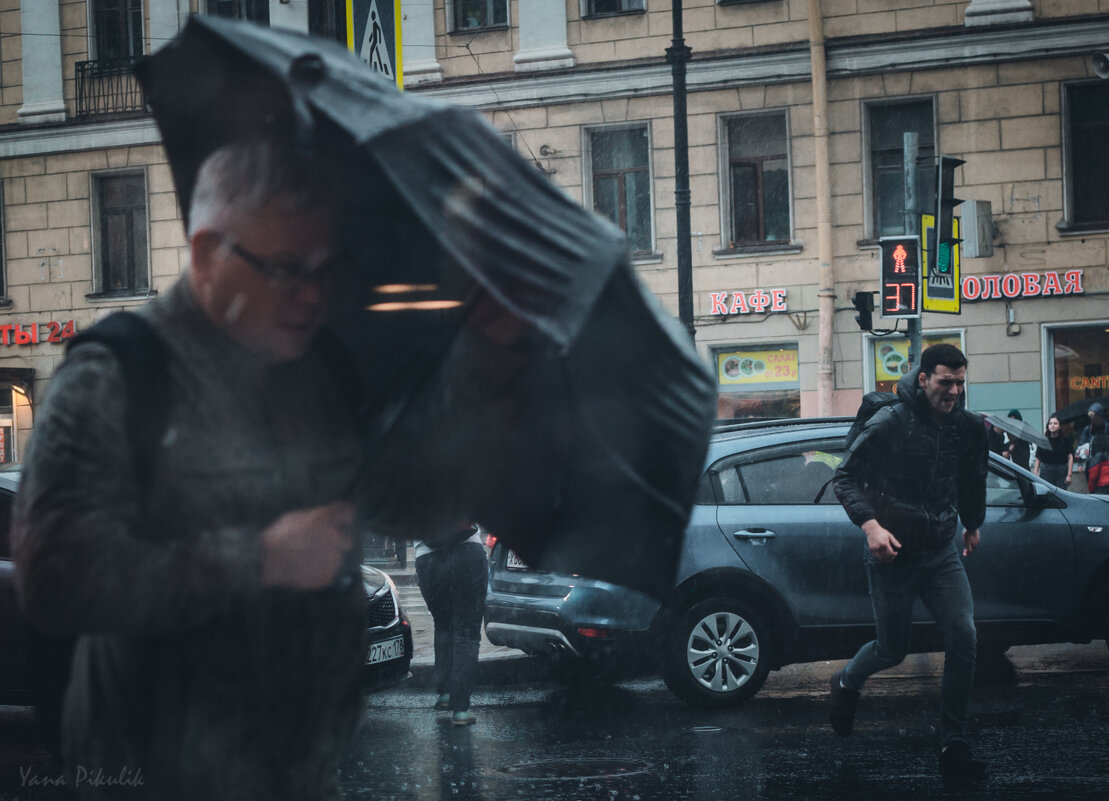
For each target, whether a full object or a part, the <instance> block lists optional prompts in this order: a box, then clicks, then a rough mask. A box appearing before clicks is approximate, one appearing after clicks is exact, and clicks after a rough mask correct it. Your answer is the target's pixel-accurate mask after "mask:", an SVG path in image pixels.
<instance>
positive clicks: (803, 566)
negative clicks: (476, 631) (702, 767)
mask: <svg viewBox="0 0 1109 801" xmlns="http://www.w3.org/2000/svg"><path fill="white" fill-rule="evenodd" d="M850 423H851V420H850V419H832V420H794V421H777V422H772V423H759V424H748V425H738V426H733V427H732V430H727V431H722V432H720V433H717V434H715V435H714V436H713V439H712V443H711V444H710V446H709V454H708V460H707V466H706V469H705V473H704V475H703V477H702V480H701V485H700V489H699V492H698V496H697V500H696V503H695V505H694V507H693V512H692V515H691V518H690V522H689V526H688V528H687V530H686V536H685V545H684V548H683V550H682V556H681V560H680V563H679V565H678V573H677V581H676V584H675V586H674V589H673V592H672V593H671V594H670V596H669V597H668V598H667V599H666V600H665V602H663V603H659V602H657V601H655V600H653V599H650V598H647V597H646V596H644V595H641V594H639V593H636V592H633V591H630V590H627V589H625V588H623V587H618V586H615V585H612V584H605V583H604V582H598V581H591V580H588V579H583V578H581V577H578V576H566V575H556V574H550V573H539V572H535V571H531V570H529V569H527V567H526V566H524V565H522V564H521V563H520V562H519V560H518V559H516V558H515V557H514V555H512V554H511V553H510V552H508V551H507V550H506V549H504V548H503V547H502V546H498V547H497V548H496V549H495V550H494V552H493V554H492V557H491V558H492V560H493V564H492V581H491V587H490V594H489V598H488V603H487V606H486V634H487V636H488V638H489V640H490V642H492V643H494V644H497V645H507V646H511V647H514V648H520V649H522V650H524V651H526V652H528V653H532V654H537V655H541V656H544V657H546V658H549V659H551V660H554V661H561V662H564V663H565V664H566V665H569V666H572V667H576V668H578V669H579V671H580V672H584V673H586V674H595V675H596V674H599V675H602V676H609V677H611V676H615V675H618V674H621V673H624V672H638V673H643V672H647V671H652V672H653V671H657V672H660V673H661V674H662V676H663V678H664V679H665V680H666V683H667V685H668V686H669V687H670V689H671V690H672V691H673V692H674V693H676V694H677V695H678V696H679V697H681V698H683V699H684V700H685V701H687V702H689V703H691V704H696V705H700V706H729V705H733V704H737V703H739V702H741V701H743V700H745V699H747V698H750V697H751V696H752V695H754V694H755V693H756V692H757V691H758V690H759V688H760V687H761V686H762V684H763V682H764V681H765V680H766V677H767V674H768V672H769V671H770V670H772V669H776V668H779V667H782V666H783V665H787V664H791V663H795V662H806V661H814V660H819V659H837V658H847V657H850V656H851V655H852V654H853V653H854V651H855V650H856V649H857V648H858V646H859V645H861V644H862V643H864V642H866V641H868V640H870V639H871V638H873V636H874V626H873V614H872V610H871V604H870V598H869V595H868V593H867V582H866V573H865V571H864V568H863V557H864V555H865V538H864V537H863V535H862V533H861V532H860V531H859V529H858V528H857V527H856V526H854V525H852V523H851V521H850V520H849V519H848V518H847V515H846V513H845V512H844V511H843V509H842V508H841V507H840V505H839V504H838V503H837V501H836V499H835V496H834V494H833V492H832V489H831V486H830V485H829V483H828V482H829V480H830V479H831V478H832V475H833V473H834V471H835V467H836V466H837V465H838V464H839V462H840V460H841V458H842V456H843V450H844V445H843V443H844V438H845V436H846V434H847V430H848V428H849V427H850ZM986 502H987V506H988V509H987V513H986V522H985V523H984V525H983V526H982V543H981V546H980V547H979V549H978V551H977V552H976V553H975V554H974V555H973V557H971V558H969V559H967V560H966V567H967V573H968V575H969V577H970V583H971V587H972V588H973V591H974V602H975V619H976V621H977V625H978V634H979V652H980V653H981V654H983V656H988V655H989V654H990V653H991V652H993V653H1000V652H1003V651H1004V650H1005V649H1006V648H1008V647H1009V646H1011V645H1024V644H1039V643H1051V642H1089V641H1090V640H1092V639H1101V638H1104V637H1106V635H1107V633H1109V620H1107V619H1109V498H1105V497H1100V496H1087V495H1079V494H1075V493H1071V492H1066V491H1063V490H1059V489H1057V488H1055V487H1053V486H1051V485H1049V484H1048V483H1046V482H1044V481H1041V480H1040V479H1039V478H1037V477H1036V476H1034V475H1032V474H1031V473H1029V472H1027V471H1025V470H1021V469H1020V468H1018V467H1016V466H1014V465H1013V464H1012V463H1011V462H1008V461H1006V460H1003V459H1000V458H999V457H997V456H996V455H994V454H991V461H990V469H989V476H988V480H987V492H986ZM916 620H917V622H916V623H915V624H914V630H913V650H914V651H916V652H923V651H932V650H942V647H941V646H940V644H939V642H938V639H937V636H936V633H935V631H934V627H933V625H932V623H931V619H930V617H929V616H928V614H927V612H926V611H925V610H924V608H923V606H922V605H920V604H919V602H918V607H917V610H916Z"/></svg>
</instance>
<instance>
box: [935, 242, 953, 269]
mask: <svg viewBox="0 0 1109 801" xmlns="http://www.w3.org/2000/svg"><path fill="white" fill-rule="evenodd" d="M936 272H937V273H939V274H940V275H947V274H948V273H950V272H951V243H950V242H940V243H939V245H937V246H936Z"/></svg>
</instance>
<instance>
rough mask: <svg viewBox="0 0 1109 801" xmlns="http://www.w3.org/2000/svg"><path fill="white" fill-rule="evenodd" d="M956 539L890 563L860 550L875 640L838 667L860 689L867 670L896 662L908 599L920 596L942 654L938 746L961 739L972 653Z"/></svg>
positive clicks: (904, 646)
mask: <svg viewBox="0 0 1109 801" xmlns="http://www.w3.org/2000/svg"><path fill="white" fill-rule="evenodd" d="M961 541H962V538H961V537H956V538H955V541H953V542H952V543H951V544H950V545H949V546H947V547H944V548H941V549H940V550H939V551H937V552H935V553H932V554H927V555H924V556H921V557H918V558H913V559H906V558H904V557H902V556H898V557H897V558H896V559H894V560H893V561H892V562H889V563H882V562H879V561H878V560H877V559H875V558H874V557H873V556H872V555H871V554H870V551H869V550H867V551H866V552H865V553H866V556H865V559H866V574H867V579H868V581H869V583H870V599H871V601H872V602H873V604H874V621H875V625H876V628H877V639H875V640H873V641H871V642H869V643H867V644H866V645H864V646H863V647H862V648H860V649H859V652H858V653H857V654H855V657H854V659H852V660H851V661H850V662H849V663H848V665H847V667H846V668H844V671H843V684H844V686H846V687H848V688H850V689H852V690H861V689H862V688H863V684H865V683H866V680H867V679H868V678H869V677H870V676H871V675H872V674H874V673H877V672H878V671H879V670H884V669H886V668H889V667H893V666H894V665H898V664H900V663H901V661H902V660H903V659H904V658H905V654H907V653H908V651H909V637H910V635H911V633H912V613H913V602H914V601H915V600H916V599H917V598H918V597H919V598H920V599H921V600H922V601H923V602H924V605H925V607H926V608H927V609H928V611H929V612H930V613H931V614H932V617H933V619H934V620H935V621H936V626H937V628H938V629H939V632H940V635H941V636H942V637H943V643H944V650H945V652H946V653H945V656H944V663H943V685H942V689H941V691H940V733H941V740H942V744H943V745H947V744H948V743H951V742H956V741H963V742H965V741H966V737H967V719H968V718H969V716H970V692H971V685H972V684H973V683H974V662H975V658H976V655H977V635H976V632H975V628H974V601H973V599H972V597H971V594H970V582H969V581H967V574H966V570H965V569H964V568H963V562H962V557H961V555H960V550H959V549H958V548H957V545H956V543H959V542H961Z"/></svg>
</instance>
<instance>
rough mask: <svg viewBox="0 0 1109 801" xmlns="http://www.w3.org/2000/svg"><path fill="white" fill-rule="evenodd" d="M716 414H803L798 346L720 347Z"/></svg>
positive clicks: (729, 417)
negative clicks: (798, 369) (724, 348)
mask: <svg viewBox="0 0 1109 801" xmlns="http://www.w3.org/2000/svg"><path fill="white" fill-rule="evenodd" d="M715 368H716V383H717V395H716V417H717V419H718V420H750V419H759V418H769V417H800V415H801V381H800V379H799V378H798V371H797V345H770V346H766V345H763V346H756V347H753V348H742V349H738V348H737V349H726V350H719V351H717V352H716V354H715Z"/></svg>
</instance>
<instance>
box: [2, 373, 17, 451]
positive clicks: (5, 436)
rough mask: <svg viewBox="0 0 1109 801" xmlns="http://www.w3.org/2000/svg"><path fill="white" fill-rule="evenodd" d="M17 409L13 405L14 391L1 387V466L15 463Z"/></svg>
mask: <svg viewBox="0 0 1109 801" xmlns="http://www.w3.org/2000/svg"><path fill="white" fill-rule="evenodd" d="M14 423H15V408H14V404H13V403H12V390H11V389H10V388H9V387H0V464H10V463H11V462H13V461H14V454H13V453H12V450H13V446H14V445H15V441H14V440H13V439H12V435H13V434H14V433H15V425H14Z"/></svg>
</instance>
